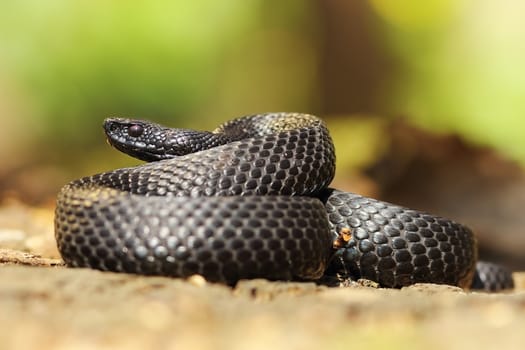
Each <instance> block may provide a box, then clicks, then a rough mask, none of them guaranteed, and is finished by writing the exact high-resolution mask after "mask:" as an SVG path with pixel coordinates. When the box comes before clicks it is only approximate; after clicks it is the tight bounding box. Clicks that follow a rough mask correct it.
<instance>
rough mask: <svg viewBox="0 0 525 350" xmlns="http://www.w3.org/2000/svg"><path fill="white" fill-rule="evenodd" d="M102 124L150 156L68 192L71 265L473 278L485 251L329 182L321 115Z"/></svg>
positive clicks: (300, 276) (388, 282)
mask: <svg viewBox="0 0 525 350" xmlns="http://www.w3.org/2000/svg"><path fill="white" fill-rule="evenodd" d="M104 128H105V131H106V134H107V136H108V141H109V142H110V143H111V144H112V145H113V146H114V147H116V148H117V149H119V150H121V151H124V152H126V153H128V154H130V155H132V156H135V157H137V158H140V159H143V160H146V161H150V163H146V164H143V165H140V166H137V167H132V168H125V169H117V170H114V171H110V172H106V173H101V174H97V175H94V176H91V177H85V178H82V179H79V180H76V181H73V182H71V183H69V184H68V185H66V186H65V187H64V188H63V189H62V190H61V191H60V193H59V195H58V198H57V208H56V216H55V234H56V239H57V244H58V248H59V251H60V253H61V255H62V257H63V259H64V261H65V262H66V263H67V264H68V265H70V266H74V267H91V268H95V269H100V270H109V271H118V272H129V273H139V274H146V275H150V274H154V275H166V276H176V277H187V276H190V275H193V274H201V275H203V276H204V277H205V278H206V279H208V280H210V281H214V282H224V283H228V284H234V283H235V282H236V281H238V280H239V279H244V278H257V277H264V278H268V279H273V280H292V279H294V280H319V279H326V278H328V277H330V276H337V277H338V278H349V279H353V280H355V279H358V278H366V279H370V280H373V281H377V282H378V283H379V284H380V285H382V286H385V287H402V286H406V285H409V284H413V283H416V282H432V283H446V284H452V285H459V286H462V287H468V286H469V285H470V283H471V281H472V277H473V275H474V272H475V265H476V261H477V249H476V242H475V239H474V236H473V234H472V232H471V231H470V230H469V229H468V228H466V227H465V226H462V225H460V224H458V223H456V222H453V221H450V220H447V219H444V218H439V217H436V216H433V215H429V214H426V213H422V212H419V211H416V210H411V209H407V208H403V207H400V206H396V205H393V204H389V203H385V202H381V201H378V200H375V199H371V198H366V197H363V196H359V195H356V194H352V193H344V192H341V191H338V190H334V189H331V188H328V185H329V183H330V182H331V180H332V178H333V176H334V173H335V153H334V146H333V143H332V140H331V137H330V135H329V133H328V130H327V128H326V126H325V124H324V122H323V121H321V120H320V119H318V118H317V117H314V116H311V115H306V114H297V113H268V114H258V115H252V116H246V117H242V118H238V119H234V120H232V121H230V122H227V123H225V124H223V125H222V126H220V127H219V128H218V129H216V130H215V131H214V132H196V131H192V130H184V129H169V128H165V127H163V126H160V125H157V124H154V123H150V122H144V121H139V120H128V119H108V120H106V122H105V124H104ZM478 277H479V274H478ZM504 287H508V286H507V285H505V286H504Z"/></svg>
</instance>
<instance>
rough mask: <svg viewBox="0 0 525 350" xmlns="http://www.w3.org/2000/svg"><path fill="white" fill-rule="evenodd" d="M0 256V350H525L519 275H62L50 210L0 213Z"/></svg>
mask: <svg viewBox="0 0 525 350" xmlns="http://www.w3.org/2000/svg"><path fill="white" fill-rule="evenodd" d="M13 221H18V225H13V224H12V222H13ZM0 248H3V249H0V349H44V350H45V349H115V348H119V349H151V348H155V349H162V348H174V349H184V348H188V349H195V350H199V349H233V350H235V349H251V350H256V349H334V350H336V349H349V348H352V349H442V348H446V349H496V348H501V349H506V350H507V349H523V348H524V346H525V345H524V344H525V332H524V331H525V273H516V274H515V277H516V281H517V286H516V289H515V290H514V291H510V292H507V293H497V294H486V293H474V292H466V291H463V290H461V289H459V288H455V287H449V286H439V285H431V284H422V285H415V286H412V287H409V288H403V289H401V290H391V289H380V288H374V286H373V284H366V283H361V284H356V285H352V286H347V287H339V288H328V287H321V286H316V285H315V284H313V283H286V282H268V281H264V280H254V281H242V282H240V283H239V284H238V285H237V286H236V287H235V288H233V289H232V288H229V287H225V286H222V285H216V284H208V283H206V282H205V281H204V280H203V279H202V278H200V277H199V276H194V277H192V278H190V279H188V280H180V279H171V278H161V277H144V276H134V275H126V274H114V273H102V272H99V271H92V270H87V269H69V268H66V267H64V266H63V265H62V262H61V261H60V259H58V255H57V252H56V249H55V248H54V240H53V236H52V212H49V211H39V210H35V209H28V208H24V207H22V206H19V205H18V204H16V203H12V204H11V205H9V206H7V207H4V208H2V209H1V210H0ZM36 254H39V255H36Z"/></svg>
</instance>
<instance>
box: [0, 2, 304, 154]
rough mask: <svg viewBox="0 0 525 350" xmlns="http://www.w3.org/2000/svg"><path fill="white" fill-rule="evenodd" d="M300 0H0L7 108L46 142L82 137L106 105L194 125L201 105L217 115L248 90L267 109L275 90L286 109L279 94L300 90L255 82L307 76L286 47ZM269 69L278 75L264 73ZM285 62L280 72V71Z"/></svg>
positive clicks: (96, 125) (297, 50) (113, 110)
mask: <svg viewBox="0 0 525 350" xmlns="http://www.w3.org/2000/svg"><path fill="white" fill-rule="evenodd" d="M299 3H300V1H298V0H297V1H289V2H286V3H282V4H280V5H279V6H274V7H273V9H270V8H269V6H267V5H265V4H264V1H262V0H249V1H246V0H234V1H228V2H215V1H198V2H187V1H158V2H145V1H144V2H143V1H140V2H120V1H90V2H71V1H66V0H50V1H46V2H41V1H38V0H33V1H30V0H25V1H20V2H2V3H1V4H0V33H1V36H0V50H1V52H2V54H1V55H0V74H1V76H2V77H3V78H4V79H2V80H3V81H4V84H6V85H7V86H3V87H2V90H12V91H10V92H9V94H10V95H11V96H12V97H14V96H16V97H17V102H16V103H18V104H21V105H22V106H14V107H12V109H13V110H15V111H16V112H17V114H19V115H18V116H17V117H19V118H20V117H22V118H25V119H26V120H25V122H23V123H22V124H23V125H22V126H21V127H19V129H25V130H27V129H30V130H31V132H32V133H33V137H34V138H41V139H43V140H45V141H46V145H47V146H52V145H53V144H55V145H57V146H58V145H62V146H63V145H69V146H73V147H74V145H75V144H84V145H85V144H88V143H89V142H91V140H92V138H93V135H96V137H100V125H101V121H102V119H103V118H104V117H107V116H110V115H119V116H131V117H136V118H139V117H140V118H151V119H155V120H157V121H168V120H169V122H170V123H172V124H174V125H177V124H178V125H181V123H182V124H183V125H184V124H186V125H188V124H193V125H195V122H194V117H195V116H202V115H205V114H210V115H213V116H212V119H214V120H213V122H214V123H216V122H217V120H224V119H227V118H229V117H230V116H222V115H220V114H221V113H224V112H237V113H239V112H238V111H237V109H238V107H232V106H224V100H228V99H229V102H228V103H231V104H233V103H237V102H238V104H239V105H241V106H242V105H243V102H242V101H243V100H250V99H251V100H253V98H251V96H253V95H257V96H258V97H259V100H260V101H266V102H267V104H268V107H274V106H273V105H274V103H273V102H274V101H272V99H271V98H270V99H268V98H267V97H266V96H270V97H272V96H277V97H278V98H277V99H276V100H277V101H276V103H275V104H276V106H275V107H282V108H287V107H289V108H291V107H293V106H287V103H288V101H290V100H292V99H294V98H295V99H296V100H301V101H304V100H305V97H304V96H303V95H302V94H303V93H302V92H301V91H305V89H303V88H301V87H300V86H299V87H298V88H295V91H296V93H295V95H298V97H294V94H289V93H288V94H283V95H284V97H291V98H289V99H288V100H284V99H283V97H281V96H280V95H276V94H274V93H272V91H269V92H267V93H264V91H263V90H264V89H266V88H269V87H270V88H271V83H272V81H271V79H275V81H274V83H275V84H276V85H279V84H283V85H284V87H286V88H289V87H290V85H291V84H290V83H288V84H286V82H287V81H289V79H294V78H297V81H298V82H300V83H302V82H304V79H302V78H301V77H302V76H306V77H307V78H308V79H310V77H309V74H308V71H312V69H311V67H310V66H307V67H306V68H301V67H304V66H305V64H303V63H301V62H300V63H299V64H297V63H295V62H294V63H293V64H292V58H291V57H290V56H294V55H296V54H301V53H302V50H304V47H305V46H306V45H302V46H303V47H301V43H295V44H294V42H293V41H294V40H292V39H290V36H292V37H293V35H294V34H293V32H294V30H299V29H300V28H302V27H304V24H301V21H303V20H304V19H305V17H306V16H307V13H308V11H307V9H306V8H305V7H304V6H299V5H298V4H299ZM270 10H272V11H273V10H275V12H274V13H272V16H271V17H268V16H266V15H267V14H268V11H270ZM268 19H269V20H268ZM268 25H270V28H271V32H269V31H267V30H266V27H267V26H268ZM294 27H295V28H294ZM288 44H293V45H291V46H289V45H288ZM243 48H244V49H243ZM231 56H235V57H231ZM305 56H308V55H305ZM266 61H267V62H269V63H270V64H271V65H269V64H267V63H266ZM306 62H307V63H306V64H307V65H308V64H311V62H309V61H308V60H306ZM294 67H296V68H294ZM261 68H262V69H261ZM272 69H275V70H276V73H277V74H271V75H270V76H272V78H265V74H266V75H268V71H269V70H270V71H271V70H272ZM285 70H288V72H286V73H287V77H286V80H283V79H279V78H278V76H279V75H282V73H285ZM253 74H254V75H255V76H253V77H251V75H253ZM294 75H295V76H297V77H294ZM310 80H311V79H310ZM228 81H229V83H227V82H228ZM0 84H1V83H0ZM301 86H304V85H303V84H301ZM284 87H283V88H279V87H278V86H277V88H275V89H274V90H276V91H278V92H283V91H286V90H285V89H284ZM13 90H14V91H13ZM232 90H233V91H234V92H233V93H232ZM225 91H226V92H225ZM297 91H299V92H298V93H297ZM225 95H226V97H225ZM217 97H222V98H223V99H222V102H219V101H218V98H217ZM11 101H14V98H12V99H11ZM283 101H284V102H283ZM11 103H14V102H11ZM280 104H281V105H280ZM221 106H222V108H221ZM261 107H262V106H261ZM244 108H246V110H250V111H255V110H253V106H247V105H246V104H244ZM221 109H222V110H221ZM2 114H5V115H4V116H3V117H10V116H9V115H8V114H7V113H2ZM15 131H16V130H15ZM56 135H60V136H59V137H56Z"/></svg>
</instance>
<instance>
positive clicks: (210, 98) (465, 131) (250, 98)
mask: <svg viewBox="0 0 525 350" xmlns="http://www.w3.org/2000/svg"><path fill="white" fill-rule="evenodd" d="M356 3H357V2H356ZM356 3H354V2H344V1H340V2H338V1H323V0H318V1H308V2H307V1H301V0H289V1H265V0H231V1H227V2H217V1H211V0H202V1H198V2H188V1H182V0H177V1H167V0H165V1H155V2H147V1H136V2H122V1H102V0H94V1H90V2H79V1H67V0H48V1H45V2H42V1H38V0H21V1H17V2H14V1H2V2H0V118H1V119H2V123H3V127H2V128H1V129H0V158H2V159H3V160H4V169H7V168H9V167H12V168H15V167H16V166H19V164H20V163H23V162H24V161H35V160H39V161H40V162H42V163H46V162H47V163H50V164H56V165H57V166H65V167H68V168H71V167H73V166H74V165H73V164H81V165H77V166H81V167H82V169H81V170H82V172H86V171H88V169H89V171H90V172H91V171H98V170H101V169H107V168H112V167H116V166H119V165H120V164H118V163H113V160H114V158H115V157H119V156H116V155H115V154H117V153H116V152H109V151H108V150H107V146H106V145H105V144H104V142H103V136H102V133H101V129H100V127H101V123H102V119H103V118H105V117H108V116H128V117H133V118H143V119H153V120H155V121H158V122H164V123H166V124H169V125H173V126H175V125H176V126H180V127H195V128H213V127H214V126H215V125H216V124H218V123H219V122H222V121H224V120H226V119H229V118H232V117H235V116H239V115H243V114H248V113H258V112H266V111H279V110H288V111H301V112H310V113H317V114H320V115H321V116H323V117H326V118H327V119H328V120H329V121H330V123H331V125H335V129H336V130H334V137H335V139H336V142H337V143H338V144H336V147H337V149H338V160H339V164H342V165H343V166H342V168H344V169H346V168H347V167H351V166H352V165H356V164H357V166H359V165H360V164H365V163H367V162H369V160H367V161H365V160H364V158H363V157H365V155H366V157H374V156H376V155H377V153H378V152H379V151H378V150H380V149H381V147H384V145H379V144H377V142H375V141H376V140H375V139H377V138H380V135H381V133H380V132H378V131H377V128H380V127H381V125H383V124H382V123H377V120H378V117H374V118H371V120H370V124H369V125H365V124H360V123H358V124H359V126H356V124H355V123H353V122H351V121H350V120H349V118H347V117H348V116H349V111H344V110H341V111H339V109H338V107H336V108H330V106H327V105H326V104H325V103H323V101H321V98H322V97H323V96H324V97H325V98H326V96H330V95H332V94H338V96H342V98H343V99H344V98H347V99H348V100H349V101H355V100H356V99H357V100H359V98H362V96H366V95H367V94H368V93H369V92H370V94H371V93H372V91H373V90H374V89H375V90H377V86H368V85H367V86H361V85H359V83H354V82H352V81H350V82H348V84H347V85H346V86H347V90H345V85H344V84H345V83H346V81H343V83H342V84H341V83H340V82H339V83H337V84H332V85H331V82H330V81H329V80H328V81H325V80H323V79H321V77H323V74H324V72H323V70H322V69H323V66H322V64H320V62H327V60H326V57H327V56H329V55H334V54H335V55H336V54H337V51H329V50H328V49H327V46H325V45H324V44H325V43H326V42H327V41H328V39H333V38H327V37H326V35H327V34H326V33H331V34H332V35H334V30H332V31H328V30H327V28H328V27H329V26H331V27H330V28H332V29H333V28H336V31H335V34H337V28H341V27H337V26H348V27H347V28H345V29H348V28H351V30H353V32H352V33H350V34H351V35H353V36H352V37H351V38H350V39H352V40H348V39H349V38H348V37H344V36H341V37H338V36H334V37H335V38H336V39H337V40H340V41H338V42H336V47H337V46H338V47H345V46H348V50H350V51H351V53H350V54H351V55H354V56H359V55H368V56H366V57H364V58H363V59H361V60H356V61H353V62H354V64H356V63H355V62H358V63H357V64H360V63H363V62H366V61H370V62H375V63H374V64H375V65H374V64H372V65H370V66H365V67H363V68H361V67H357V68H355V67H354V69H355V70H354V72H356V71H359V69H367V68H368V69H372V68H370V67H375V68H377V66H378V63H377V62H380V63H379V64H382V65H384V66H385V68H384V71H385V72H387V73H385V74H384V75H385V77H384V78H383V70H381V71H380V73H378V74H376V75H374V74H372V75H371V76H376V77H377V76H378V77H379V78H378V81H377V82H375V81H374V82H372V83H371V85H373V84H376V85H377V84H382V86H383V85H385V84H386V86H387V89H386V91H385V92H384V93H383V94H382V96H383V95H384V96H386V97H383V100H382V101H377V102H374V103H377V106H376V108H371V110H363V111H359V112H360V114H362V115H367V114H370V115H376V116H377V115H378V114H379V115H382V116H383V117H385V116H398V115H402V116H404V117H406V118H407V119H410V120H412V121H414V122H415V123H417V124H419V125H422V126H424V127H426V128H429V129H432V130H436V131H442V132H458V133H460V134H461V135H463V136H464V137H465V138H467V139H469V140H471V141H473V142H475V143H477V144H486V145H491V146H493V147H496V148H497V149H499V150H500V151H502V152H503V153H505V154H507V155H509V156H511V157H513V158H514V159H517V160H520V161H521V162H522V163H525V138H523V137H522V135H521V134H522V130H524V128H525V119H524V118H523V117H522V115H523V114H524V113H525V98H524V97H525V96H524V94H525V71H524V70H523V69H521V66H522V62H524V61H525V26H524V25H523V19H522V17H523V16H522V14H523V13H524V10H525V5H524V4H523V3H521V2H520V1H519V0H501V1H494V0H492V1H491V0H480V1H474V0H460V1H452V0H445V1H443V0H430V1H426V2H418V1H414V0H401V1H397V2H392V1H387V0H368V1H365V0H362V1H361V2H359V4H360V6H355V4H356ZM327 7H330V8H331V9H332V13H334V12H335V13H337V12H338V10H339V9H340V10H341V11H339V13H341V14H344V15H345V16H347V17H348V18H346V17H345V18H343V19H344V20H343V21H339V22H337V23H336V22H332V21H331V20H332V18H330V17H329V16H328V15H327V11H325V10H326V8H327ZM356 9H359V11H365V12H366V13H362V12H359V11H354V10H356ZM363 9H364V10H363ZM343 10H344V11H343ZM356 19H358V20H356ZM356 23H363V25H361V26H356ZM341 32H343V31H341ZM346 32H349V31H348V30H347V31H346ZM367 33H368V34H367ZM370 33H372V34H370ZM356 38H357V39H356ZM360 38H361V40H369V41H374V45H375V46H374V45H372V49H369V50H368V51H360V47H362V46H354V45H356V44H359V39H360ZM330 47H333V45H332V46H330ZM373 47H381V48H382V50H374V49H373ZM383 49H384V50H383ZM334 52H336V53H334ZM382 52H383V53H384V52H387V53H388V55H384V56H388V57H387V58H386V59H385V57H383V59H377V57H373V55H378V54H381V53H382ZM392 58H393V60H392ZM323 60H324V61H323ZM387 60H391V61H392V62H386V61H387ZM328 61H329V62H337V63H338V64H341V66H340V67H339V66H338V67H331V68H332V70H334V71H335V72H336V73H337V72H338V70H339V71H341V72H342V71H343V70H345V69H347V68H348V66H344V64H345V63H344V62H341V60H328ZM383 62H384V63H383ZM350 64H352V63H350ZM325 69H326V67H325ZM386 75H388V77H387V76H386ZM363 76H365V77H366V76H367V75H363ZM392 77H393V78H392ZM350 78H351V77H350ZM361 83H362V82H361ZM352 84H354V85H352ZM381 89H382V90H384V89H383V88H382V87H381ZM357 92H358V93H359V95H357ZM352 93H354V94H355V96H352V95H351V94H352ZM356 96H357V97H356ZM360 96H361V97H360ZM321 106H322V107H321ZM324 110H330V111H338V112H337V113H338V114H337V115H332V116H330V115H325V113H323V111H324ZM351 112H355V110H352V111H351ZM350 130H352V131H350ZM349 134H352V135H354V136H355V135H358V136H357V137H353V136H352V137H345V136H347V135H349ZM356 140H357V141H356ZM349 146H351V147H349ZM369 147H372V149H371V150H370V148H369ZM363 150H367V151H363ZM369 150H370V151H369ZM79 154H82V158H78V155H79ZM101 155H104V156H103V157H102V156H101ZM106 155H109V156H110V157H113V159H112V160H110V159H107V158H105V157H106ZM121 158H122V157H121ZM122 159H124V158H122ZM126 162H129V161H126ZM77 172H80V170H79V169H77ZM2 176H4V177H5V176H6V174H5V171H4V173H3V172H2V170H0V180H1V179H2ZM9 176H10V175H9Z"/></svg>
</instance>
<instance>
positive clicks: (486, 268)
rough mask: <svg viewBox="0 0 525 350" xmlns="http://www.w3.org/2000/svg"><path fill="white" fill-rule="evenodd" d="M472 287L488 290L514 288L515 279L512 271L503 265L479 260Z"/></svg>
mask: <svg viewBox="0 0 525 350" xmlns="http://www.w3.org/2000/svg"><path fill="white" fill-rule="evenodd" d="M471 288H472V289H479V290H484V291H486V292H497V291H500V290H505V289H513V288H514V279H513V278H512V272H511V271H510V270H509V269H507V268H505V267H504V266H501V265H497V264H494V263H490V262H486V261H478V262H477V264H476V273H475V274H474V279H473V280H472V285H471Z"/></svg>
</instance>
